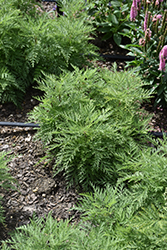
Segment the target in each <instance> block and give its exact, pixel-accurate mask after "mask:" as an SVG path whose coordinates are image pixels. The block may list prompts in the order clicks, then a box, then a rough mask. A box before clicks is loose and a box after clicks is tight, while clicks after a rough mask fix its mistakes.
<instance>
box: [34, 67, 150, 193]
mask: <svg viewBox="0 0 167 250" xmlns="http://www.w3.org/2000/svg"><path fill="white" fill-rule="evenodd" d="M40 89H41V90H42V91H44V92H45V93H46V94H45V96H44V98H42V99H41V104H40V105H39V106H38V107H35V109H34V110H33V112H32V113H31V115H30V120H31V121H36V122H38V123H39V124H40V128H39V130H38V133H37V138H40V139H41V140H42V141H43V142H44V144H45V146H47V149H48V152H50V157H55V169H56V173H58V172H60V171H64V175H65V176H66V179H67V181H68V183H69V185H71V184H74V183H75V184H77V185H81V186H82V187H84V188H85V189H87V188H88V187H89V186H90V183H91V182H92V183H94V184H96V185H97V184H98V185H105V184H106V183H108V182H109V183H111V182H112V183H113V184H114V183H115V182H116V180H117V178H118V176H119V174H118V172H117V169H118V166H119V165H120V164H122V163H123V162H124V161H126V160H127V159H129V157H135V156H136V155H137V154H138V150H139V148H140V147H144V145H143V143H144V141H145V139H142V136H140V134H141V135H145V137H147V136H146V134H147V131H146V129H147V126H148V117H145V116H143V117H142V115H141V114H140V112H141V113H142V111H140V109H139V107H140V101H142V100H144V99H145V98H149V94H148V93H147V92H146V91H144V90H143V89H142V88H141V80H140V78H139V77H137V76H134V75H133V72H122V73H118V72H116V69H115V70H114V72H109V71H108V70H104V71H100V72H98V71H97V70H96V69H95V70H86V71H79V70H78V69H76V70H75V72H74V73H65V74H64V75H63V76H61V77H60V79H56V77H55V76H54V75H52V76H47V77H46V80H45V81H43V82H42V83H41V84H40Z"/></svg>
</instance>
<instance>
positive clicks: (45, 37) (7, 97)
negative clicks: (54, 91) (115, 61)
mask: <svg viewBox="0 0 167 250" xmlns="http://www.w3.org/2000/svg"><path fill="white" fill-rule="evenodd" d="M67 2H68V3H67ZM76 2H77V1H76V0H72V1H63V6H62V8H63V10H64V13H66V14H65V15H64V16H60V17H59V18H57V17H56V15H55V13H54V12H53V13H44V12H42V9H41V8H39V7H38V5H36V2H35V1H33V0H29V1H26V4H25V1H16V0H12V1H10V2H9V1H4V0H1V1H0V18H1V23H0V36H1V41H0V58H1V59H0V68H1V70H0V101H1V102H6V101H12V102H14V103H15V104H19V102H20V101H21V100H22V98H23V95H24V93H25V91H26V89H27V87H28V86H30V85H32V84H33V83H34V81H35V80H36V79H37V78H39V77H40V76H41V75H42V73H41V70H43V71H44V72H47V73H54V74H55V75H59V74H60V73H61V72H62V70H73V66H77V67H80V68H81V67H83V66H84V65H86V64H88V62H87V60H86V57H87V55H88V54H89V53H94V51H95V47H94V46H93V45H91V44H90V43H88V41H89V34H90V32H93V28H92V26H91V25H90V24H89V25H88V24H86V23H85V22H84V20H85V14H83V15H81V13H82V11H81V10H82V8H83V7H84V4H85V2H79V3H78V2H77V4H76ZM77 13H80V14H77Z"/></svg>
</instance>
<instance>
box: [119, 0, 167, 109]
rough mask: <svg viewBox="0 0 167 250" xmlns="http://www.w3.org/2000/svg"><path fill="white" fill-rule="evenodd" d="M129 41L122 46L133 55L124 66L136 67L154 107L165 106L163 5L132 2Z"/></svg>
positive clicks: (165, 9) (166, 17)
mask: <svg viewBox="0 0 167 250" xmlns="http://www.w3.org/2000/svg"><path fill="white" fill-rule="evenodd" d="M130 20H131V25H130V26H131V32H130V33H129V34H126V35H127V36H128V37H129V38H130V39H131V41H132V43H131V44H128V45H126V46H123V47H124V48H126V49H128V50H129V51H130V53H129V55H133V56H136V59H135V60H134V61H132V62H128V64H127V66H130V65H133V66H135V67H138V71H139V72H140V74H141V75H142V77H143V79H144V81H145V82H147V84H148V86H147V88H148V89H150V90H151V91H152V92H153V94H154V95H156V100H155V105H163V106H165V105H166V100H167V73H166V72H167V70H166V68H165V60H166V56H167V52H166V51H167V48H166V47H167V45H166V44H167V22H166V20H167V3H166V1H163V0H158V1H156V0H155V1H146V0H143V1H140V0H139V1H138V0H133V2H132V5H131V11H130Z"/></svg>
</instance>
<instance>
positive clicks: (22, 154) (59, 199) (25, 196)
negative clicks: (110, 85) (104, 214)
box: [0, 3, 167, 240]
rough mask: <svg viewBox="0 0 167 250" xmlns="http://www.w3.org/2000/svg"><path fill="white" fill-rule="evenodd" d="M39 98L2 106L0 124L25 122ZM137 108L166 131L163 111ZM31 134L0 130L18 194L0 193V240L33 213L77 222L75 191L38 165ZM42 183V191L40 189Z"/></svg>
mask: <svg viewBox="0 0 167 250" xmlns="http://www.w3.org/2000/svg"><path fill="white" fill-rule="evenodd" d="M44 6H45V8H46V9H47V11H48V10H49V7H50V8H53V3H48V4H47V3H45V4H44ZM94 43H95V45H96V46H98V47H99V52H100V53H104V54H105V53H108V54H114V55H116V54H117V55H120V54H122V55H126V51H125V50H122V49H120V48H119V47H118V46H116V44H114V42H113V41H112V39H110V40H108V41H104V42H101V38H100V37H98V38H97V39H96V40H95V42H94ZM112 64H113V61H110V60H108V61H107V60H106V61H102V60H99V61H97V62H96V66H97V67H102V68H104V67H106V68H108V70H110V69H111V67H112ZM117 67H118V71H121V70H123V69H124V67H125V62H120V61H119V60H117ZM38 95H42V93H41V92H40V91H38V90H34V89H32V88H30V89H29V91H28V92H27V94H26V96H25V100H24V102H23V103H22V105H21V109H19V108H16V107H15V106H14V105H13V104H2V105H1V106H0V110H1V113H0V121H8V122H27V118H28V116H27V114H28V113H29V112H30V110H32V109H33V108H34V107H35V106H36V105H38V103H39V102H38V101H37V100H36V99H35V98H34V97H33V96H38ZM141 108H144V109H146V110H148V111H149V112H150V113H151V114H153V118H152V121H151V124H150V125H151V126H152V130H154V131H158V132H160V131H165V132H166V131H167V110H166V109H161V108H159V107H157V108H156V109H155V108H154V107H153V103H145V104H143V105H142V107H141ZM34 134H35V130H34V129H32V128H19V127H1V133H0V151H7V152H10V154H13V155H14V158H13V159H12V160H11V161H10V163H9V165H8V167H9V169H10V173H11V174H12V176H13V177H15V178H16V180H17V181H18V184H19V187H18V191H4V190H0V193H1V194H2V196H3V203H2V205H3V207H4V210H5V213H4V215H5V217H6V221H5V224H4V225H1V226H0V240H4V239H6V238H8V233H9V232H11V231H13V230H14V229H15V228H16V227H18V226H21V225H26V224H27V223H29V222H30V218H31V217H32V215H33V213H36V215H37V216H39V217H44V216H45V215H46V214H48V213H49V212H50V211H52V215H53V217H54V218H55V219H56V220H57V221H59V220H61V219H63V220H64V219H69V218H72V222H77V221H78V220H79V218H80V214H79V213H78V212H74V211H73V212H72V211H70V209H71V208H72V207H73V206H74V204H75V203H76V202H77V200H78V197H79V191H78V190H76V189H75V187H72V188H70V189H68V190H67V188H66V187H67V185H66V182H65V180H64V179H63V177H62V176H61V174H60V175H59V176H56V177H53V175H52V165H51V164H50V165H47V166H46V167H45V168H44V166H43V162H41V163H39V160H40V158H41V157H42V156H44V155H45V151H44V149H43V146H42V143H41V141H34V140H33V137H34ZM43 183H45V188H43V187H42V185H43Z"/></svg>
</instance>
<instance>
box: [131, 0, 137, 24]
mask: <svg viewBox="0 0 167 250" xmlns="http://www.w3.org/2000/svg"><path fill="white" fill-rule="evenodd" d="M137 3H138V0H133V3H132V6H131V9H130V20H131V21H133V20H135V18H136V16H137V14H138V12H137V10H138V8H137Z"/></svg>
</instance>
